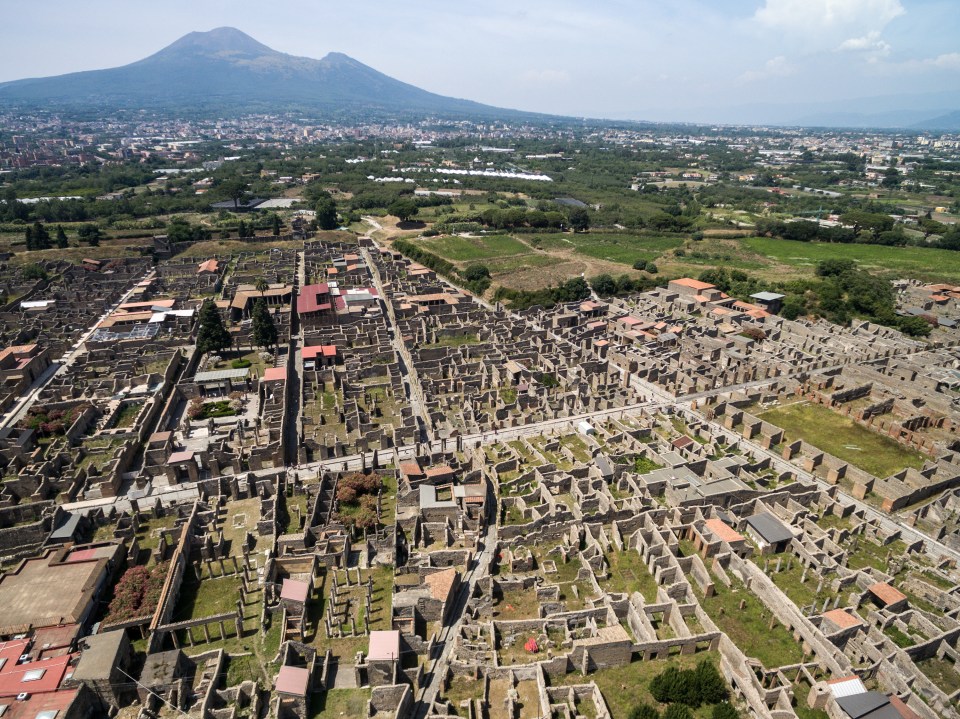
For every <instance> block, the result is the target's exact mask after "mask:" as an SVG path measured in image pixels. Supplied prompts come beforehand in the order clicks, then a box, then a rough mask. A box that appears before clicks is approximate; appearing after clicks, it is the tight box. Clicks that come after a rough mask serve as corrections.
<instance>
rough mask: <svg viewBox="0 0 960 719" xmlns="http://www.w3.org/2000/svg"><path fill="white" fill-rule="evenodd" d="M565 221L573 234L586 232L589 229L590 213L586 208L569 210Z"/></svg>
mask: <svg viewBox="0 0 960 719" xmlns="http://www.w3.org/2000/svg"><path fill="white" fill-rule="evenodd" d="M567 219H568V220H569V221H570V227H571V228H572V229H573V231H574V232H586V231H587V230H588V229H590V213H589V212H587V208H586V207H574V208H573V209H572V210H570V213H569V215H568V216H567Z"/></svg>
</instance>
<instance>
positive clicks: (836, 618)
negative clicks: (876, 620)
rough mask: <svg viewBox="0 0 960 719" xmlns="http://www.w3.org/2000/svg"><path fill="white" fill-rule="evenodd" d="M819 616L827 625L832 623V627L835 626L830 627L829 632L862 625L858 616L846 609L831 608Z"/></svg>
mask: <svg viewBox="0 0 960 719" xmlns="http://www.w3.org/2000/svg"><path fill="white" fill-rule="evenodd" d="M821 616H822V617H823V619H824V622H827V623H828V626H830V625H833V627H836V629H832V630H831V632H830V633H833V631H838V630H843V629H854V628H855V627H862V626H863V621H862V620H861V619H860V617H858V616H857V615H855V614H853V613H851V612H848V611H847V610H846V609H831V610H830V611H829V612H824V613H823V614H822V615H821Z"/></svg>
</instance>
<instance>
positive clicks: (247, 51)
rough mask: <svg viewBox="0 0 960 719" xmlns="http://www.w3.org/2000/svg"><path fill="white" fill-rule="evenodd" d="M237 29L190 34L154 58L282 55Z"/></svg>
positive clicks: (156, 54)
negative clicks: (171, 56) (172, 56)
mask: <svg viewBox="0 0 960 719" xmlns="http://www.w3.org/2000/svg"><path fill="white" fill-rule="evenodd" d="M280 54H281V53H278V52H277V51H276V50H274V49H272V48H270V47H267V46H266V45H264V44H263V43H261V42H257V41H256V40H254V39H253V38H252V37H250V36H249V35H247V34H246V33H245V32H243V31H242V30H238V29H237V28H235V27H217V28H214V29H213V30H208V31H206V32H190V33H187V34H186V35H184V36H183V37H181V38H180V39H179V40H175V41H174V42H172V43H170V44H169V45H167V46H166V47H165V48H163V49H162V50H160V51H159V52H157V53H155V54H154V55H153V57H158V56H164V55H166V56H169V55H231V56H238V55H239V56H247V57H250V56H254V57H256V56H263V55H280Z"/></svg>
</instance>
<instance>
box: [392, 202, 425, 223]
mask: <svg viewBox="0 0 960 719" xmlns="http://www.w3.org/2000/svg"><path fill="white" fill-rule="evenodd" d="M419 211H420V208H419V207H417V203H416V202H414V201H413V200H410V199H407V198H403V197H401V198H400V199H397V200H394V201H393V202H391V203H390V205H389V206H388V207H387V212H389V213H390V214H391V215H393V216H394V217H396V218H397V219H398V220H400V222H406V221H407V220H409V219H410V218H411V217H413V216H414V215H416V214H417V213H418V212H419Z"/></svg>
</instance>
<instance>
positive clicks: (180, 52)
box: [0, 27, 508, 116]
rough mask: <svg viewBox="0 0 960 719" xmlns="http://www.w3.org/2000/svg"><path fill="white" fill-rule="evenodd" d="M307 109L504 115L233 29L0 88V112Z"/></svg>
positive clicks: (335, 57) (337, 56)
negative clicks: (27, 107)
mask: <svg viewBox="0 0 960 719" xmlns="http://www.w3.org/2000/svg"><path fill="white" fill-rule="evenodd" d="M32 103H38V104H43V105H45V106H49V105H50V104H51V103H58V104H61V105H63V106H73V107H109V106H111V105H112V106H114V107H140V108H142V107H154V106H159V107H164V108H166V109H168V110H169V109H171V108H180V107H185V108H190V110H191V111H194V110H195V108H196V107H197V106H198V105H209V106H213V107H215V108H216V109H217V111H218V112H221V113H222V112H225V111H227V109H229V111H230V112H234V111H237V110H238V109H239V110H242V111H243V112H249V111H250V108H252V107H264V106H266V107H274V108H275V107H277V106H278V105H290V106H293V107H304V108H306V107H312V108H315V109H317V110H322V111H324V112H331V113H341V112H344V111H345V110H346V109H348V110H349V111H350V112H357V111H361V110H362V111H372V110H375V109H379V110H387V111H390V112H396V111H405V112H423V113H430V114H437V113H439V114H451V115H453V114H455V115H458V116H460V115H465V114H469V115H476V114H482V115H491V114H496V115H500V114H501V113H506V112H508V111H504V110H498V109H496V108H491V107H486V106H484V105H479V104H477V103H473V102H469V101H467V100H458V99H455V98H450V97H442V96H440V95H435V94H433V93H430V92H427V91H426V90H421V89H420V88H417V87H414V86H413V85H408V84H406V83H404V82H401V81H399V80H395V79H393V78H391V77H389V76H387V75H384V74H383V73H381V72H378V71H377V70H375V69H373V68H371V67H368V66H367V65H364V64H363V63H361V62H359V61H358V60H354V59H353V58H351V57H349V56H348V55H345V54H343V53H340V52H331V53H329V54H327V55H326V57H324V58H323V60H315V59H313V58H307V57H297V56H294V55H288V54H286V53H282V52H278V51H276V50H273V49H272V48H270V47H267V46H266V45H264V44H263V43H260V42H257V41H256V40H254V39H253V38H252V37H250V36H249V35H247V34H246V33H245V32H242V31H240V30H237V29H236V28H233V27H218V28H214V29H213V30H208V31H206V32H191V33H188V34H187V35H184V36H183V37H181V38H180V39H178V40H176V41H175V42H173V43H171V44H170V45H167V46H166V47H165V48H163V49H162V50H160V51H159V52H156V53H154V54H153V55H151V56H150V57H147V58H144V59H142V60H138V61H136V62H132V63H130V64H128V65H124V66H122V67H115V68H109V69H106V70H88V71H85V72H77V73H71V74H69V75H60V76H58V77H50V78H33V79H28V80H17V81H13V82H7V83H0V107H4V106H6V105H13V104H32Z"/></svg>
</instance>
